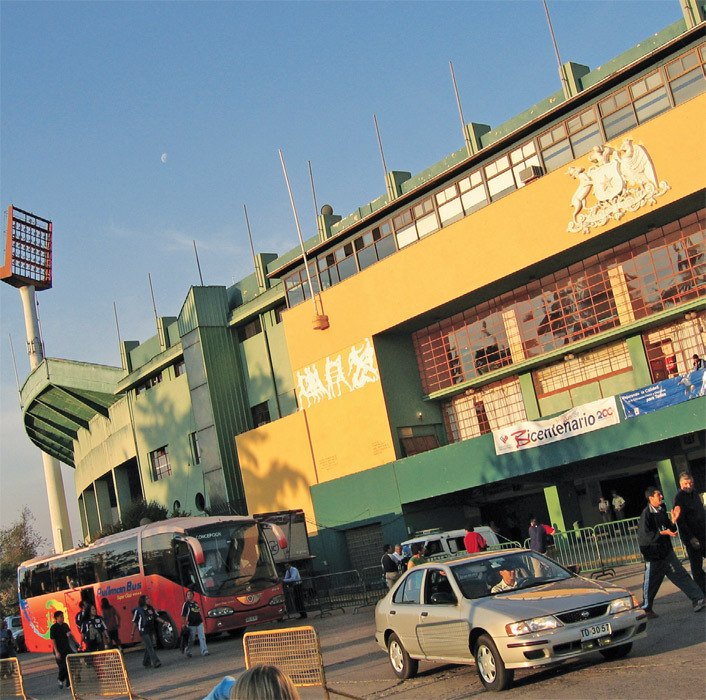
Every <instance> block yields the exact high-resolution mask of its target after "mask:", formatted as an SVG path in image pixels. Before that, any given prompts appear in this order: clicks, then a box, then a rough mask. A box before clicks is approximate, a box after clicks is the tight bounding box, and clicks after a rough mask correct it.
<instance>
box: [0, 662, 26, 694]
mask: <svg viewBox="0 0 706 700" xmlns="http://www.w3.org/2000/svg"><path fill="white" fill-rule="evenodd" d="M0 698H23V699H24V700H34V699H33V698H32V697H31V696H29V695H27V694H26V693H25V686H24V679H23V678H22V669H21V668H20V662H19V661H18V660H17V658H16V657H14V656H13V657H11V658H9V659H0Z"/></svg>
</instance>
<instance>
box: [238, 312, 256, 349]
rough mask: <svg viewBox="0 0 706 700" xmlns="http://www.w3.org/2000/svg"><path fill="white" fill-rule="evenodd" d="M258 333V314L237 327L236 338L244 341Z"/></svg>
mask: <svg viewBox="0 0 706 700" xmlns="http://www.w3.org/2000/svg"><path fill="white" fill-rule="evenodd" d="M258 333H262V323H261V322H260V317H259V316H258V317H257V318H254V319H253V320H252V321H249V322H248V323H246V324H245V325H244V326H239V327H238V340H239V341H240V342H241V343H244V342H245V341H246V340H247V339H248V338H252V337H254V336H256V335H257V334H258Z"/></svg>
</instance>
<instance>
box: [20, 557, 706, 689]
mask: <svg viewBox="0 0 706 700" xmlns="http://www.w3.org/2000/svg"><path fill="white" fill-rule="evenodd" d="M642 577H643V567H642V566H641V565H633V566H630V567H625V568H622V569H618V570H617V574H616V576H615V578H614V579H613V578H609V579H607V580H609V581H614V582H615V583H616V584H617V585H620V586H623V587H625V588H627V589H628V590H630V591H631V592H632V593H634V594H635V595H636V596H637V598H638V600H641V599H642V595H641V590H642ZM373 611H374V608H373V607H372V606H370V607H366V608H363V609H361V610H360V611H359V612H357V613H354V612H353V609H347V610H346V612H345V613H342V612H341V611H340V610H337V611H334V612H333V613H332V614H330V615H326V616H319V615H318V614H316V613H314V614H313V615H310V616H309V618H308V619H307V620H299V619H296V620H289V621H285V622H283V623H281V624H280V625H279V627H280V628H282V627H298V626H301V625H304V624H310V625H312V626H313V627H315V628H316V630H317V631H318V633H319V638H320V642H321V648H322V654H323V659H324V665H325V668H326V676H327V681H328V685H329V687H330V688H331V689H332V690H334V691H335V690H341V691H344V692H345V693H348V694H352V695H357V696H360V697H361V698H365V700H379V699H382V698H391V699H393V700H462V699H463V698H475V697H477V696H482V695H484V694H485V692H486V691H485V690H484V689H483V686H482V685H481V683H480V680H479V679H478V676H477V675H476V671H475V667H473V666H454V665H449V664H447V665H438V664H429V663H420V672H419V675H418V676H417V677H416V678H413V679H410V680H406V681H400V680H398V679H397V678H396V677H395V675H394V674H393V673H392V669H391V668H390V666H389V663H388V661H387V656H386V654H385V652H383V651H382V650H381V649H380V648H379V647H378V646H377V644H376V643H375V640H374V633H375V625H374V617H373ZM655 611H656V612H658V613H659V615H660V617H659V619H656V620H651V621H650V622H649V628H648V635H647V637H646V638H645V639H642V640H638V641H637V642H635V645H634V647H633V651H632V653H631V654H630V655H629V656H627V657H626V658H624V659H620V660H619V661H613V662H607V661H605V660H603V657H602V656H600V655H599V654H598V653H596V654H594V655H591V656H589V657H585V658H583V659H581V660H578V661H569V662H567V663H565V664H562V665H560V666H557V667H554V668H552V669H547V670H541V671H524V670H523V671H517V672H516V674H515V684H514V686H513V687H512V688H511V689H510V690H508V691H506V692H505V693H503V697H507V698H508V699H510V698H516V699H517V700H520V698H521V699H522V700H525V699H531V698H542V699H545V698H551V699H552V700H563V699H564V698H567V699H569V698H572V699H573V698H577V699H581V700H583V698H587V697H588V698H591V699H592V700H594V699H595V700H599V699H603V698H619V699H620V700H645V698H649V700H662V699H664V700H673V698H678V699H679V700H692V699H694V700H696V699H698V700H702V698H704V697H706V664H704V659H706V613H705V612H704V611H702V612H700V613H694V612H693V611H692V608H691V603H690V602H689V601H688V600H687V598H686V597H685V596H684V595H683V594H682V593H681V591H679V590H678V589H677V588H676V587H675V586H674V585H673V584H672V583H671V582H669V581H667V580H665V582H664V584H663V585H662V588H661V589H660V592H659V594H658V596H657V601H656V603H655ZM270 628H271V627H270V626H262V627H256V628H253V629H270ZM208 647H209V651H210V656H207V657H201V656H198V654H197V653H195V654H194V657H193V658H191V659H188V658H186V657H184V656H183V655H182V654H181V653H180V652H179V651H178V650H174V651H164V650H159V652H158V653H159V656H160V659H161V661H162V667H161V668H159V669H145V668H143V667H142V664H141V661H142V647H141V646H138V647H135V648H132V649H130V650H128V651H127V653H126V655H125V659H126V666H127V669H128V674H129V676H130V682H131V685H132V688H133V691H134V692H135V693H137V694H139V695H142V696H144V697H146V698H149V700H200V699H201V698H203V697H204V696H205V695H207V694H208V692H209V691H210V690H211V689H212V688H213V687H214V686H215V685H216V684H217V683H218V682H219V681H220V680H221V679H222V678H223V676H224V675H233V676H236V677H237V676H238V674H240V673H242V671H244V670H245V662H244V657H243V645H242V640H241V639H233V638H230V637H227V636H225V635H224V636H223V637H220V638H214V639H211V640H209V642H208ZM20 663H21V665H22V671H23V674H24V678H25V691H26V693H27V694H28V695H30V696H32V697H33V698H36V699H37V700H59V698H67V699H68V698H70V697H71V693H70V691H68V690H63V691H61V690H59V689H58V687H57V683H56V664H55V662H54V658H53V656H52V655H50V654H23V655H21V656H20ZM300 695H301V698H302V700H310V699H311V700H313V699H314V698H316V699H320V698H323V697H324V693H323V691H322V689H321V688H301V689H300ZM332 697H337V696H335V695H332ZM339 697H340V696H339Z"/></svg>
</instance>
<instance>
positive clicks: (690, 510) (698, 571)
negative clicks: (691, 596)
mask: <svg viewBox="0 0 706 700" xmlns="http://www.w3.org/2000/svg"><path fill="white" fill-rule="evenodd" d="M679 488H680V490H679V491H677V493H676V495H675V496H674V507H677V506H679V508H680V509H681V517H680V518H679V522H678V523H677V525H678V527H679V534H680V535H681V541H682V542H683V543H684V546H685V547H686V552H687V554H688V555H689V565H690V566H691V576H692V577H693V579H694V582H695V583H696V585H697V586H698V587H699V588H700V589H701V594H702V595H703V594H704V592H706V588H704V569H703V561H704V557H706V546H705V544H706V518H705V517H704V507H703V505H702V503H701V499H700V498H699V495H698V494H697V493H696V491H694V478H693V477H692V476H691V474H689V472H682V473H681V474H680V475H679Z"/></svg>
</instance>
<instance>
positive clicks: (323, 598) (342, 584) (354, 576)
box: [302, 569, 370, 615]
mask: <svg viewBox="0 0 706 700" xmlns="http://www.w3.org/2000/svg"><path fill="white" fill-rule="evenodd" d="M302 587H303V591H302V593H303V594H304V606H305V608H306V610H307V612H308V611H318V612H319V614H320V615H327V614H330V612H331V611H332V610H342V611H343V612H345V608H347V607H353V608H354V610H353V612H354V613H355V612H358V609H359V608H361V607H363V606H364V605H369V604H370V602H369V601H368V599H367V596H366V589H365V586H364V584H363V580H362V578H361V576H360V574H359V573H358V572H357V571H356V570H354V569H353V570H351V571H341V572H339V573H336V574H321V575H319V576H312V577H307V578H302Z"/></svg>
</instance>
